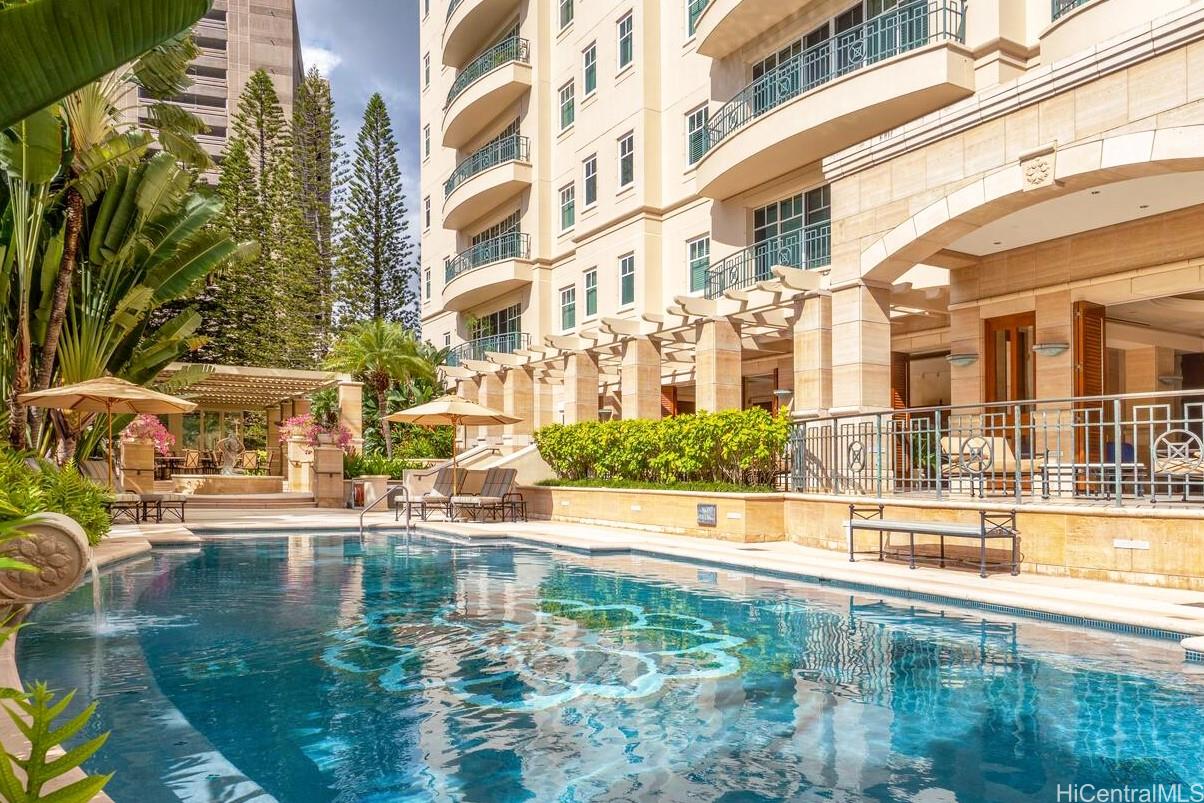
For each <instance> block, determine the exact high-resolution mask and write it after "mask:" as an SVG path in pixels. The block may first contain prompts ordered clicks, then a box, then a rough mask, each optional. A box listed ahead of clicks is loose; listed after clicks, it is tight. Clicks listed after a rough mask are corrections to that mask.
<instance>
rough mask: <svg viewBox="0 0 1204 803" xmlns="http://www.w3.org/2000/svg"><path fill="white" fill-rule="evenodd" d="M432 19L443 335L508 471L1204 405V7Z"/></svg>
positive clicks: (425, 45)
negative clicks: (1155, 398)
mask: <svg viewBox="0 0 1204 803" xmlns="http://www.w3.org/2000/svg"><path fill="white" fill-rule="evenodd" d="M419 13H420V15H421V17H422V20H421V53H420V59H421V66H420V69H421V71H422V76H421V86H422V97H421V108H422V126H423V128H422V134H421V136H422V137H423V157H424V161H423V174H422V175H423V178H422V196H423V197H422V199H421V201H420V203H421V209H422V224H423V233H422V246H423V248H422V253H423V259H424V261H425V264H424V266H423V268H424V272H423V320H424V330H425V331H426V332H427V333H428V335H429V337H430V339H431V340H432V341H433V342H435V343H436V345H448V346H451V347H452V348H453V356H452V358H451V359H450V360H449V367H448V369H447V374H448V375H449V376H450V377H451V378H453V379H455V380H456V381H458V382H459V385H460V388H461V390H462V392H464V393H465V394H467V395H470V396H471V395H476V396H477V397H478V398H480V399H481V400H483V401H485V402H487V403H491V404H493V405H494V406H497V407H504V408H505V409H507V411H508V412H512V413H514V414H516V415H519V416H521V417H523V418H524V424H521V425H516V426H515V427H511V428H508V429H507V430H506V431H502V430H500V429H499V430H496V431H492V432H489V433H485V434H487V435H488V436H489V437H493V438H495V439H502V440H503V441H505V442H509V443H514V444H515V445H520V444H521V443H523V442H525V440H526V439H527V438H528V437H529V434H530V432H531V431H532V429H533V428H537V427H539V426H541V425H543V424H546V423H551V422H559V421H567V422H572V421H579V420H588V419H595V418H597V417H598V416H599V414H601V415H603V416H606V415H614V416H619V417H624V418H630V417H640V418H647V417H656V416H660V415H662V414H673V413H677V412H683V411H689V410H695V409H697V410H718V409H729V408H738V407H748V406H754V405H756V406H764V407H767V408H776V407H777V406H778V405H780V404H782V403H785V402H786V401H789V403H790V404H791V406H792V411H793V413H794V414H795V416H796V417H798V418H803V419H817V418H823V417H825V416H830V415H833V414H847V413H862V412H870V411H880V410H885V409H892V408H900V407H912V408H918V407H927V406H939V405H950V404H952V405H968V404H979V403H987V402H998V403H1004V402H1023V401H1026V400H1040V399H1064V398H1068V397H1071V396H1090V395H1100V394H1106V393H1121V392H1144V393H1149V394H1158V393H1163V392H1170V391H1180V389H1182V388H1188V389H1190V388H1193V387H1204V339H1202V336H1204V327H1202V326H1200V325H1199V324H1198V321H1199V320H1200V319H1201V318H1200V313H1202V312H1204V294H1202V293H1201V290H1202V288H1201V276H1200V265H1201V257H1204V241H1201V239H1200V234H1199V232H1200V231H1204V229H1202V228H1201V226H1200V223H1201V222H1202V220H1204V209H1202V208H1201V207H1200V206H1199V204H1200V203H1201V202H1204V184H1202V183H1201V182H1200V181H1199V179H1200V177H1201V174H1199V173H1198V172H1197V171H1199V170H1200V168H1201V167H1202V166H1204V163H1202V162H1201V161H1200V159H1201V158H1204V136H1202V135H1201V134H1202V132H1204V128H1202V127H1201V126H1202V125H1204V106H1201V105H1200V98H1201V97H1202V96H1204V62H1202V61H1201V54H1204V43H1202V42H1201V40H1202V39H1204V3H1201V2H1192V1H1191V0H1141V1H1139V0H1052V2H1051V0H975V2H973V3H965V2H963V1H962V0H859V1H857V2H850V1H849V0H794V1H793V2H781V0H709V1H708V0H682V2H678V3H669V2H661V0H622V2H613V1H612V2H605V3H582V2H574V0H556V2H548V3H534V2H529V1H528V0H450V2H436V0H423V2H422V3H420V9H419ZM1034 346H1035V347H1037V348H1036V349H1034ZM1202 394H1204V391H1202ZM1176 409H1177V410H1179V411H1182V405H1179V406H1178V407H1177V408H1176ZM608 410H609V411H610V412H609V413H608V412H606V411H608Z"/></svg>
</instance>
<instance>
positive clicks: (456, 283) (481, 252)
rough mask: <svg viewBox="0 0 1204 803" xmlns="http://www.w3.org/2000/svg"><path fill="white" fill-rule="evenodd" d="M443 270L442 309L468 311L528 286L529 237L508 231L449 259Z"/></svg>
mask: <svg viewBox="0 0 1204 803" xmlns="http://www.w3.org/2000/svg"><path fill="white" fill-rule="evenodd" d="M485 268H487V270H486V269H485ZM444 271H445V273H444V279H445V283H444V285H443V307H444V309H449V310H454V311H456V312H463V311H464V310H467V309H471V308H472V307H474V306H476V305H477V304H480V303H481V302H483V301H487V300H489V299H490V298H493V297H496V296H500V295H502V294H503V293H508V292H510V291H511V290H516V289H518V288H520V287H523V286H525V285H528V284H530V283H531V238H530V236H529V235H527V234H523V233H522V232H517V231H512V232H508V233H506V234H503V235H501V236H500V237H494V238H493V239H492V240H486V241H485V242H483V243H477V244H476V245H474V246H473V247H472V248H469V249H468V250H466V251H461V252H460V253H459V254H456V256H454V257H452V258H451V259H449V260H448V261H447V264H446V265H445V266H444Z"/></svg>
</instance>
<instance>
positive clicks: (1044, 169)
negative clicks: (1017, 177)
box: [1020, 152, 1054, 192]
mask: <svg viewBox="0 0 1204 803" xmlns="http://www.w3.org/2000/svg"><path fill="white" fill-rule="evenodd" d="M1020 170H1021V172H1022V173H1023V174H1024V191H1025V192H1028V191H1029V190H1037V189H1041V188H1042V187H1052V186H1053V184H1054V154H1053V153H1052V152H1050V153H1045V154H1041V155H1040V156H1034V157H1032V158H1031V159H1027V160H1025V161H1023V162H1021V163H1020Z"/></svg>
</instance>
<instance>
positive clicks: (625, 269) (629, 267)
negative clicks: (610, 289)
mask: <svg viewBox="0 0 1204 803" xmlns="http://www.w3.org/2000/svg"><path fill="white" fill-rule="evenodd" d="M634 303H635V254H628V255H627V256H625V257H620V258H619V306H620V307H626V306H627V305H628V304H634Z"/></svg>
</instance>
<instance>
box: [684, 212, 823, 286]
mask: <svg viewBox="0 0 1204 803" xmlns="http://www.w3.org/2000/svg"><path fill="white" fill-rule="evenodd" d="M830 264H832V223H831V222H830V221H827V220H825V221H823V222H821V223H812V224H811V225H810V226H806V227H804V228H802V229H797V230H795V231H788V232H786V233H785V234H779V235H778V236H777V237H771V238H769V239H768V240H764V241H762V242H759V243H756V244H754V245H750V246H749V247H748V248H745V249H744V250H743V251H737V252H736V253H734V254H732V255H731V256H729V257H727V258H726V259H722V260H720V261H719V262H716V263H714V264H713V265H711V266H710V267H709V268H707V274H706V297H707V298H719V296H721V295H723V293H724V291H726V290H743V289H744V288H746V287H751V286H753V285H754V284H756V283H757V282H763V281H767V280H769V279H772V278H773V269H774V268H776V267H782V268H803V269H808V270H811V269H815V268H823V267H827V266H828V265H830Z"/></svg>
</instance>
